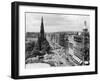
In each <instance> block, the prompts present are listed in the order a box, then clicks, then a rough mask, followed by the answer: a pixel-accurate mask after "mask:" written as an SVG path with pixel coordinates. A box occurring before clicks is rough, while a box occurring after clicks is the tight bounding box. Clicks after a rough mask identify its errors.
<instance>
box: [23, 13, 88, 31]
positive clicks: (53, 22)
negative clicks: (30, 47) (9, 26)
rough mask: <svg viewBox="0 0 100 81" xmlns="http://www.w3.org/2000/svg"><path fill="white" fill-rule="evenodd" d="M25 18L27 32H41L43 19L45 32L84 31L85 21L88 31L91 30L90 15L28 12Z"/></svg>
mask: <svg viewBox="0 0 100 81" xmlns="http://www.w3.org/2000/svg"><path fill="white" fill-rule="evenodd" d="M25 16H26V23H25V24H26V32H39V31H40V25H41V18H42V17H43V23H44V30H45V32H61V31H82V29H83V28H84V21H86V22H87V25H86V28H88V30H89V28H90V27H89V26H90V22H89V21H90V16H89V15H82V14H81V15H78V14H77V15H75V14H47V13H31V12H30V13H29V12H26V13H25Z"/></svg>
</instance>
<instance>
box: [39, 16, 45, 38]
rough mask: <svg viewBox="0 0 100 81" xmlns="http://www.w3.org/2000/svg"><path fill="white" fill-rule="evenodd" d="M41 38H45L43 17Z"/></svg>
mask: <svg viewBox="0 0 100 81" xmlns="http://www.w3.org/2000/svg"><path fill="white" fill-rule="evenodd" d="M40 36H41V37H42V38H45V32H44V24H43V17H42V18H41V29H40Z"/></svg>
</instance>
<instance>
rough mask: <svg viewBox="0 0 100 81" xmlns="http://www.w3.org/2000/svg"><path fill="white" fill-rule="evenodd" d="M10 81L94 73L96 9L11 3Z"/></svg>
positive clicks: (95, 58) (90, 7)
mask: <svg viewBox="0 0 100 81" xmlns="http://www.w3.org/2000/svg"><path fill="white" fill-rule="evenodd" d="M11 58H12V61H11V62H12V63H11V64H12V70H11V74H12V78H14V79H21V78H22V79H24V78H42V77H56V76H72V75H86V74H97V7H94V6H81V5H61V4H48V3H47V4H46V3H31V2H29V3H27V2H13V3H12V57H11Z"/></svg>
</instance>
